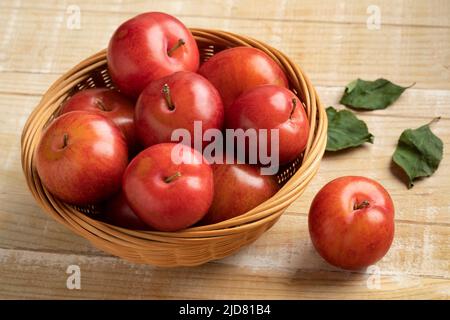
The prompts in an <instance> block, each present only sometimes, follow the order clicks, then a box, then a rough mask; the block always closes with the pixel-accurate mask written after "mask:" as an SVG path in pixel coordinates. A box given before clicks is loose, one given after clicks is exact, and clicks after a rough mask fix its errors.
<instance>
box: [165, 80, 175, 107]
mask: <svg viewBox="0 0 450 320" xmlns="http://www.w3.org/2000/svg"><path fill="white" fill-rule="evenodd" d="M162 93H163V94H164V99H166V103H167V108H169V110H170V111H172V110H174V109H175V106H174V104H173V102H172V97H171V96H170V88H169V85H168V84H167V83H165V84H164V85H163V88H162Z"/></svg>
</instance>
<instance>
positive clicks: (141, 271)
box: [0, 0, 450, 299]
mask: <svg viewBox="0 0 450 320" xmlns="http://www.w3.org/2000/svg"><path fill="white" fill-rule="evenodd" d="M373 3H376V5H377V7H373V6H371V5H372V4H373ZM71 4H75V5H76V6H75V7H73V6H70V5H71ZM77 6H78V7H77ZM77 9H80V18H81V20H80V28H79V29H78V28H77V24H76V20H73V19H74V18H76V10H77ZM155 10H157V11H164V12H167V13H170V14H174V15H176V16H177V17H178V18H180V19H181V20H182V21H183V22H184V23H185V24H186V25H188V26H190V27H203V28H212V29H223V30H229V31H233V32H237V33H241V34H245V35H248V36H252V37H255V38H258V39H260V40H263V41H265V42H267V43H269V44H271V45H273V46H275V47H277V48H278V49H280V50H282V51H284V52H285V53H286V54H287V55H288V56H290V57H291V58H293V60H295V61H296V62H297V63H298V64H299V65H300V66H301V67H302V68H304V70H305V71H306V73H307V74H308V75H309V77H310V78H311V80H312V82H313V83H314V85H315V86H316V87H317V90H318V92H319V95H320V96H321V98H322V100H323V102H324V104H325V105H326V106H327V105H334V106H336V107H339V108H342V106H339V104H338V101H339V98H340V96H341V94H342V92H343V88H344V86H345V85H346V84H347V83H348V82H349V81H351V80H353V79H355V78H357V77H361V78H363V79H372V80H374V79H376V78H378V77H385V78H387V79H389V80H392V81H394V82H396V83H398V84H401V85H404V86H406V85H410V84H412V83H414V82H415V83H416V85H415V86H414V87H413V88H412V89H409V90H407V91H406V92H405V93H404V94H403V96H402V97H401V98H400V99H399V100H398V101H397V102H396V103H395V104H394V105H393V106H391V107H390V108H388V109H387V110H381V111H375V112H365V113H359V114H358V116H359V117H361V118H362V119H363V120H364V121H366V122H367V124H368V126H369V128H370V131H371V132H372V133H373V134H374V135H375V143H374V144H373V145H365V146H364V147H361V148H357V149H354V150H350V151H346V152H340V153H336V154H326V156H325V157H324V159H323V162H322V165H321V169H320V171H319V173H318V175H317V176H316V177H315V179H314V180H313V181H312V183H311V185H310V186H309V187H308V189H307V191H306V192H305V193H304V195H303V196H302V197H301V198H299V199H298V200H297V201H296V202H295V203H294V204H293V205H292V206H290V207H289V208H288V210H287V212H286V213H285V214H284V215H283V216H282V217H281V219H280V220H279V222H278V223H277V224H276V225H275V226H274V227H273V228H272V229H271V230H270V231H268V232H267V233H266V234H264V235H263V236H262V237H261V238H260V239H258V240H257V241H256V242H255V243H254V244H252V245H250V246H248V247H245V248H244V249H242V250H241V251H240V252H239V253H238V254H236V255H234V256H231V257H228V258H226V259H223V260H221V261H216V262H212V263H208V264H206V265H204V266H201V267H195V268H172V269H164V268H157V267H152V266H146V265H137V264H132V263H128V262H126V261H124V260H121V259H119V258H116V257H113V256H110V255H108V254H106V253H104V252H101V251H99V250H97V249H95V248H94V247H93V246H92V245H91V244H90V243H89V242H88V241H86V240H84V239H83V238H81V237H79V236H77V235H75V234H73V233H71V232H70V231H68V229H66V228H65V227H64V226H61V225H59V224H58V223H56V222H55V221H53V220H52V219H50V218H49V217H48V216H47V215H46V214H45V213H44V212H43V211H42V210H41V209H40V208H39V207H38V205H37V204H36V203H35V201H34V199H33V197H32V196H31V194H30V192H29V191H28V189H27V187H26V184H25V179H24V176H23V174H22V170H21V164H20V135H21V131H22V128H23V125H24V123H25V121H26V119H27V117H28V115H29V114H30V112H31V111H32V110H33V108H34V107H35V106H36V105H37V103H38V102H39V99H40V98H41V96H42V94H43V93H44V92H45V91H46V89H47V88H48V87H49V86H50V85H51V84H52V82H53V81H54V80H56V79H57V78H58V77H59V76H60V75H61V74H62V73H63V72H65V71H66V70H68V68H70V67H71V66H73V65H75V64H76V63H77V62H79V61H80V60H82V59H84V58H85V57H87V56H89V55H91V54H93V53H95V52H97V51H99V50H100V49H103V48H104V47H106V45H107V43H108V40H109V37H110V35H111V34H112V32H113V31H114V29H115V28H116V27H117V26H118V25H119V24H120V23H121V22H123V21H124V20H126V19H128V18H130V17H132V16H134V15H135V14H137V13H140V12H144V11H155ZM374 10H375V11H374ZM377 10H379V13H380V17H381V24H380V25H379V27H380V28H379V29H374V28H373V24H370V23H369V25H368V23H367V21H368V20H369V22H371V21H372V20H371V16H372V15H373V13H374V12H375V14H376V11H377ZM74 12H75V15H74ZM0 20H1V24H0V298H100V299H103V298H189V299H190V298H203V299H208V298H222V299H237V298H250V299H251V298H258V299H259V298H262V299H265V298H272V299H302V298H312V299H316V298H332V299H335V298H339V299H349V298H362V299H366V298H394V299H395V298H402V299H403V298H407V299H418V298H426V299H429V298H438V299H448V298H449V295H450V268H449V258H450V241H449V236H450V219H449V218H450V144H449V142H450V1H447V0H442V1H439V0H433V1H419V0H418V1H412V0H404V1H393V0H378V1H375V2H374V1H372V0H370V1H360V0H349V1H317V0H302V1H294V0H292V1H289V0H288V1H286V0H285V1H264V2H263V1H256V0H253V1H251V0H248V1H237V0H236V1H233V0H227V1H223V0H208V1H171V0H167V1H149V0H145V1H123V2H122V1H112V2H111V3H110V4H106V2H104V1H88V0H76V1H51V0H45V1H43V0H42V1H31V0H30V1H13V0H2V1H1V2H0ZM436 116H441V117H442V118H441V120H440V121H439V122H438V123H436V124H435V125H434V126H433V131H434V132H435V133H436V134H437V135H438V136H440V137H441V139H442V140H443V141H444V144H445V146H444V159H443V161H442V162H441V165H440V167H439V170H438V171H437V172H436V173H435V175H434V176H432V177H431V178H428V179H424V180H422V181H419V182H418V183H417V184H416V186H415V187H414V188H413V189H411V190H407V188H406V186H405V183H404V181H402V180H401V175H400V174H399V171H398V170H397V169H396V168H395V167H394V166H393V165H392V162H391V156H392V153H393V152H394V149H395V146H396V143H397V139H398V137H399V135H400V133H401V132H402V131H403V130H404V129H406V128H411V127H413V128H415V127H418V126H420V125H422V124H425V123H427V122H429V121H430V120H431V119H432V118H433V117H436ZM342 175H364V176H368V177H371V178H374V179H376V180H378V181H380V182H381V183H382V184H383V185H384V186H385V187H386V188H387V189H388V191H389V192H390V194H391V195H392V197H393V199H394V201H395V206H396V234H395V239H394V243H393V245H392V247H391V249H390V251H389V253H388V254H387V255H386V256H385V258H384V259H382V260H381V261H380V262H379V263H377V265H376V266H375V267H373V268H370V269H369V270H367V271H366V270H363V271H361V272H346V271H342V270H338V269H336V268H333V267H331V266H330V265H328V264H326V263H325V262H324V261H323V260H322V259H321V258H320V257H319V256H318V255H317V254H316V252H315V251H314V249H313V247H312V245H311V242H310V239H309V235H308V230H307V213H308V208H309V204H310V202H311V200H312V197H313V196H314V194H315V193H316V192H317V191H318V190H319V189H320V187H321V186H323V185H324V184H325V183H326V182H328V181H330V180H331V179H333V178H335V177H338V176H342ZM399 177H400V178H399ZM69 265H78V266H79V267H80V270H81V289H80V290H76V289H75V290H69V289H68V288H67V286H66V280H67V277H68V276H69V275H68V274H67V273H66V271H67V268H68V266H69Z"/></svg>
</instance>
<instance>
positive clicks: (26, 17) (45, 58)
mask: <svg viewBox="0 0 450 320" xmlns="http://www.w3.org/2000/svg"><path fill="white" fill-rule="evenodd" d="M132 15H133V14H129V13H123V12H120V11H118V12H117V13H111V12H95V13H93V12H89V11H88V12H85V13H84V15H83V20H82V27H81V29H79V30H70V29H67V28H66V19H67V17H66V14H65V12H52V11H46V10H37V9H30V10H27V11H20V10H14V9H8V8H6V9H5V10H3V11H2V12H1V13H0V18H1V19H2V20H4V21H7V23H5V24H4V25H2V26H0V34H1V40H0V52H2V57H0V71H8V72H11V71H20V72H26V71H32V72H44V73H49V72H51V73H55V72H56V73H62V72H64V71H65V70H67V69H68V68H69V67H70V66H72V65H74V64H75V63H77V62H78V61H80V60H82V59H83V58H85V57H87V56H89V55H90V54H93V53H94V52H96V51H98V50H100V49H102V48H104V47H105V46H106V45H107V43H108V40H109V37H110V35H111V34H112V32H113V31H114V29H115V28H116V27H117V26H118V25H119V24H120V22H122V21H124V20H125V19H127V18H129V17H130V16H132ZM99 21H102V23H99ZM183 21H184V22H185V23H186V24H187V25H189V26H196V27H203V28H217V29H224V30H230V31H234V32H239V33H242V34H246V35H249V36H252V37H255V38H257V39H260V40H262V41H266V42H268V43H270V44H271V45H273V46H275V47H277V48H279V49H280V50H282V51H284V52H285V53H286V54H288V55H289V56H290V57H291V58H292V59H294V60H295V61H296V62H297V63H299V64H300V65H301V66H302V67H303V68H304V69H305V70H306V71H307V74H309V75H310V77H311V79H312V80H313V81H314V83H315V84H317V85H319V84H320V85H327V86H342V85H345V84H346V83H348V82H349V81H351V80H353V79H354V78H355V77H362V78H366V79H373V78H376V77H378V76H383V77H386V78H389V79H391V80H392V81H394V82H397V83H399V84H402V85H408V84H411V83H413V82H416V83H417V84H416V88H433V89H450V70H449V65H450V58H449V57H450V42H449V41H448V39H450V28H442V29H435V28H421V27H417V26H405V27H401V28H399V27H397V26H391V25H387V26H385V27H383V28H382V29H381V30H378V31H373V30H368V29H367V28H366V27H365V26H354V25H351V24H324V23H321V22H308V23H306V22H302V21H259V22H258V23H255V21H254V20H246V19H242V20H230V19H226V18H215V17H212V18H209V17H200V18H199V17H194V16H192V17H191V16H189V17H185V18H183ZM18 26H20V28H19V27H18ZM386 39H388V41H387V40H386ZM380 44H383V54H379V53H378V52H379V50H380Z"/></svg>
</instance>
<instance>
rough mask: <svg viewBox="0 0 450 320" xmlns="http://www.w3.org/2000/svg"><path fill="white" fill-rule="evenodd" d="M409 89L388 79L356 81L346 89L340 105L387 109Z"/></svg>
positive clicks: (367, 108) (356, 107)
mask: <svg viewBox="0 0 450 320" xmlns="http://www.w3.org/2000/svg"><path fill="white" fill-rule="evenodd" d="M408 88H410V87H400V86H398V85H396V84H394V83H392V82H390V81H389V80H386V79H377V80H375V81H365V80H361V79H356V80H354V81H352V82H350V83H349V84H348V85H347V86H346V87H345V92H344V95H343V96H342V98H341V101H340V103H341V104H343V105H345V106H347V107H351V108H355V109H364V110H377V109H386V108H387V107H388V106H389V105H391V104H392V103H393V102H394V101H395V100H397V99H398V97H400V95H401V94H402V93H403V91H405V90H406V89H408Z"/></svg>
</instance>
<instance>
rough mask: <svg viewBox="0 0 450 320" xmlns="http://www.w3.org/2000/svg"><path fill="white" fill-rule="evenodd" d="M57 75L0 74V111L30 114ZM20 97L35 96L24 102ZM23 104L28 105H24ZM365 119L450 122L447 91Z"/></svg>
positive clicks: (330, 96)
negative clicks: (389, 118) (449, 120)
mask: <svg viewBox="0 0 450 320" xmlns="http://www.w3.org/2000/svg"><path fill="white" fill-rule="evenodd" d="M59 76H60V74H59V73H48V74H47V73H44V74H43V73H28V72H0V108H5V110H10V109H12V108H13V105H14V108H16V107H17V108H20V109H23V108H25V107H26V108H27V110H29V112H31V110H32V109H33V108H34V106H35V105H37V103H38V102H39V98H40V97H41V96H42V95H43V94H44V93H45V91H46V90H47V89H48V88H49V87H50V85H51V84H52V83H53V82H54V81H56V79H57V78H58V77H59ZM315 87H316V90H317V91H318V94H319V97H320V98H321V101H322V103H323V105H324V106H325V107H327V106H330V105H332V106H339V100H340V98H341V96H342V94H343V92H344V88H345V84H343V85H342V86H337V87H328V86H320V85H316V86H315ZM16 95H19V96H34V98H30V99H25V98H22V97H17V96H16ZM24 101H26V103H27V105H26V106H25V105H24ZM363 114H365V115H367V116H372V115H376V116H380V115H386V116H393V117H402V118H405V117H406V118H423V119H432V118H434V117H438V116H440V117H442V118H445V119H450V90H431V89H427V90H423V89H416V88H411V89H408V90H406V91H405V93H403V95H402V96H401V97H400V98H399V99H398V100H397V101H396V102H395V103H394V104H393V105H392V106H390V107H389V108H387V109H385V110H377V111H375V112H365V113H363Z"/></svg>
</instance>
